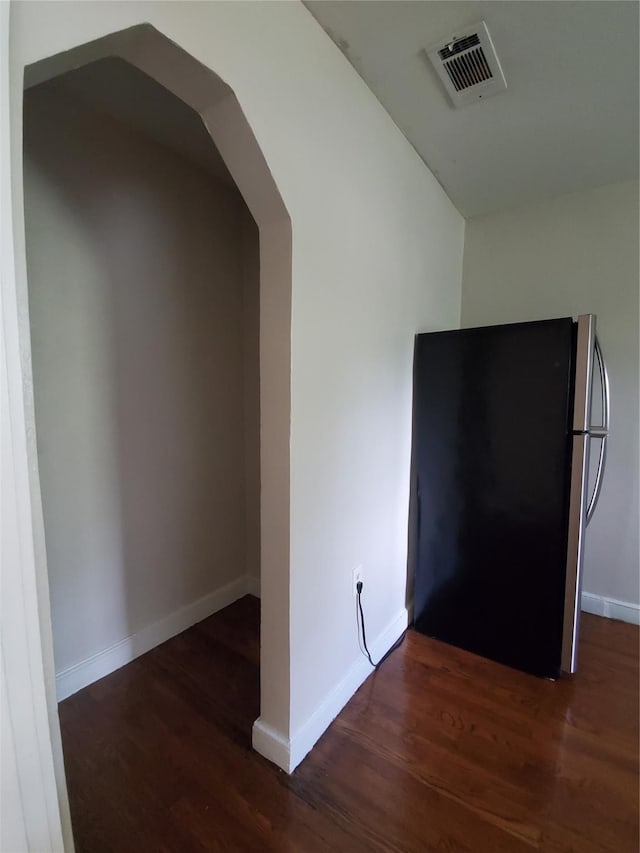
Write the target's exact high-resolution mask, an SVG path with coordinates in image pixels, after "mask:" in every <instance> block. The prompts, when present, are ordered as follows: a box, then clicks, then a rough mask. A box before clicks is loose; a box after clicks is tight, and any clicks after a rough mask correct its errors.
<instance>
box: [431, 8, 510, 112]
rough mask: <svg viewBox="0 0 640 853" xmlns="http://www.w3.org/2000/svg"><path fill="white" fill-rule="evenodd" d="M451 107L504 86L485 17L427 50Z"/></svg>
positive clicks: (474, 99)
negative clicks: (451, 104)
mask: <svg viewBox="0 0 640 853" xmlns="http://www.w3.org/2000/svg"><path fill="white" fill-rule="evenodd" d="M426 53H427V56H428V57H429V59H430V60H431V62H432V64H433V67H434V68H435V69H436V72H437V74H438V77H439V78H440V79H441V80H442V82H443V83H444V87H445V89H446V90H447V93H448V95H449V97H450V98H451V101H452V103H453V106H454V107H463V106H465V105H466V104H471V103H473V102H474V101H478V100H481V99H484V98H490V97H491V96H492V95H497V94H498V92H502V91H503V90H504V89H506V88H507V81H506V80H505V79H504V74H503V72H502V68H501V67H500V62H499V60H498V57H497V55H496V51H495V48H494V46H493V42H492V41H491V36H490V35H489V30H488V29H487V25H486V24H485V22H484V21H480V23H479V24H475V26H472V27H467V29H465V30H463V31H461V32H459V33H457V34H456V35H454V36H452V37H451V38H450V39H447V40H446V41H441V42H439V43H438V44H436V45H434V46H433V47H430V48H428V49H427V51H426Z"/></svg>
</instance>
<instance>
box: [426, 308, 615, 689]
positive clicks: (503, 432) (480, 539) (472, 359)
mask: <svg viewBox="0 0 640 853" xmlns="http://www.w3.org/2000/svg"><path fill="white" fill-rule="evenodd" d="M594 365H595V366H597V371H596V367H594ZM594 374H596V375H597V374H599V377H600V382H599V385H600V389H601V394H602V421H603V422H602V424H601V425H600V426H598V427H593V426H592V425H591V396H592V378H593V375H594ZM608 425H609V394H608V379H607V372H606V366H605V363H604V360H603V358H602V351H601V348H600V345H599V343H598V340H597V338H596V334H595V317H594V315H591V314H588V315H582V316H580V317H579V318H578V320H577V321H574V320H573V319H572V318H570V317H568V318H562V319H557V320H544V321H540V322H531V323H517V324H510V325H501V326H487V327H483V328H473V329H461V330H456V331H448V332H434V333H426V334H419V335H417V336H416V343H415V355H414V421H413V488H414V493H413V502H414V512H413V517H414V518H415V538H416V549H415V551H416V553H415V576H414V589H413V596H414V627H415V629H416V630H418V631H420V632H422V633H424V634H428V635H429V636H432V637H436V638H438V639H440V640H443V641H445V642H447V643H451V644H453V645H455V646H460V647H461V648H464V649H467V650H469V651H472V652H475V653H477V654H479V655H482V656H484V657H487V658H490V659H492V660H495V661H499V662H501V663H504V664H507V665H509V666H512V667H515V668H517V669H520V670H524V671H526V672H530V673H533V674H535V675H539V676H545V677H548V678H557V677H558V676H559V675H560V673H561V672H562V671H564V672H569V673H571V672H574V671H575V669H576V666H577V654H576V652H577V642H578V631H579V616H580V594H581V569H582V559H583V550H584V530H585V527H586V524H587V521H588V519H589V518H590V517H591V515H592V513H593V510H594V509H595V505H596V503H597V499H598V495H599V493H600V487H601V483H602V475H603V470H604V462H605V452H606V436H607V431H608ZM593 438H597V439H598V440H599V441H600V448H599V457H598V464H597V468H596V475H595V483H594V488H593V494H592V495H591V496H590V497H589V495H588V493H587V490H588V468H589V442H590V440H591V439H593Z"/></svg>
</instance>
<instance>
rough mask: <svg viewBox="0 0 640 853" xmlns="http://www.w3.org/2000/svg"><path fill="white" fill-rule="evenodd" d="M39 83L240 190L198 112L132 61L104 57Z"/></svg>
mask: <svg viewBox="0 0 640 853" xmlns="http://www.w3.org/2000/svg"><path fill="white" fill-rule="evenodd" d="M40 85H41V86H46V87H48V88H49V89H50V90H51V91H55V92H59V93H60V94H62V95H64V96H66V97H68V98H73V99H74V100H76V101H81V102H82V103H83V104H85V105H87V106H89V107H90V108H91V109H93V110H97V111H98V112H101V113H105V114H106V115H109V116H111V117H112V118H115V119H116V120H117V121H121V122H124V123H125V124H127V125H128V126H129V127H132V128H133V129H134V130H136V131H138V132H139V133H141V134H143V135H144V136H146V137H148V138H150V139H153V140H154V141H156V142H158V143H160V144H161V145H164V146H165V147H167V148H171V149H172V150H173V151H177V152H178V153H179V154H181V155H182V156H183V157H186V158H187V159H188V160H191V161H192V162H194V163H196V164H197V165H198V166H200V167H201V168H202V169H204V170H205V171H206V172H208V173H209V174H210V175H211V176H212V177H213V178H215V179H216V180H217V181H222V182H224V183H226V184H229V185H233V186H235V184H234V182H233V179H232V177H231V175H230V174H229V172H228V171H227V167H226V166H225V164H224V161H223V159H222V157H221V156H220V154H219V152H218V149H217V148H216V146H215V145H214V142H213V140H212V139H211V137H210V136H209V133H208V131H207V129H206V128H205V126H204V124H203V122H202V119H201V118H200V116H199V114H198V113H197V112H196V111H195V110H193V109H192V108H191V107H190V106H188V105H187V104H185V102H184V101H181V100H180V99H179V98H177V97H176V96H175V95H173V94H172V93H171V92H169V91H168V90H167V89H165V88H164V86H161V85H160V84H159V83H157V82H156V81H155V80H153V79H152V78H151V77H149V76H147V75H146V74H145V73H144V72H142V71H140V70H139V69H138V68H136V67H135V66H134V65H131V64H130V63H129V62H126V61H125V60H123V59H119V58H117V57H110V58H107V59H99V60H97V61H96V62H91V63H89V64H88V65H83V66H81V67H79V68H76V69H74V70H73V71H68V72H67V73H66V74H61V75H60V76H59V77H55V78H54V79H52V80H51V81H49V82H47V83H41V84H40Z"/></svg>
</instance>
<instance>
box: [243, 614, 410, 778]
mask: <svg viewBox="0 0 640 853" xmlns="http://www.w3.org/2000/svg"><path fill="white" fill-rule="evenodd" d="M407 625H408V613H407V609H406V608H404V607H403V608H402V610H401V611H400V613H398V614H397V615H396V616H395V618H394V619H392V620H391V622H390V623H389V624H388V625H387V627H386V628H385V629H384V630H383V631H382V632H381V633H380V634H379V635H378V636H377V637H376V639H375V640H374V641H373V643H370V649H371V656H372V657H373V658H374V659H380V658H381V657H382V656H383V655H384V654H385V652H386V651H388V649H390V648H391V646H392V645H393V644H394V643H395V641H396V640H397V639H398V637H399V636H400V634H402V632H403V631H404V630H405V629H406V627H407ZM373 671H374V670H373V668H372V666H371V664H370V663H369V662H368V661H367V660H366V658H364V657H359V658H358V659H357V660H355V661H354V662H353V663H352V665H351V666H350V667H349V669H348V670H347V672H346V673H345V675H344V677H343V678H342V679H341V680H340V681H339V682H338V684H336V685H335V687H334V688H333V689H332V690H331V691H330V692H329V694H328V695H327V696H326V698H325V699H324V700H323V702H322V703H321V704H320V705H319V706H318V707H317V708H316V710H315V711H314V712H313V714H312V715H311V716H310V717H309V719H308V720H307V721H306V722H305V723H304V724H303V725H302V726H301V727H300V728H299V729H298V730H297V731H296V732H295V734H294V735H293V737H292V738H291V739H290V740H288V739H287V738H286V737H284V736H283V735H282V734H281V733H280V732H277V731H275V730H274V729H272V728H271V727H270V726H268V725H266V723H263V722H262V720H261V719H260V718H258V719H257V720H256V721H255V723H254V724H253V747H254V749H255V750H257V752H259V753H260V754H261V755H264V757H265V758H268V759H269V760H270V761H273V763H274V764H277V765H278V767H280V768H282V770H285V771H286V772H287V773H293V771H294V770H295V768H296V767H297V766H298V764H300V762H301V761H302V759H303V758H304V757H305V756H306V755H307V754H308V753H309V751H310V750H311V749H312V747H313V746H314V744H315V743H316V742H317V740H318V739H319V738H320V736H321V735H322V734H324V732H325V731H326V730H327V729H328V728H329V726H330V725H331V723H332V722H333V721H334V720H335V718H336V717H337V716H338V714H339V713H340V711H341V710H342V709H343V708H344V706H345V705H346V704H347V702H348V701H349V699H351V697H352V696H353V694H354V693H355V692H356V690H357V689H358V688H359V687H360V685H361V684H362V683H363V682H364V681H366V679H367V678H368V677H369V676H370V675H371V673H372V672H373Z"/></svg>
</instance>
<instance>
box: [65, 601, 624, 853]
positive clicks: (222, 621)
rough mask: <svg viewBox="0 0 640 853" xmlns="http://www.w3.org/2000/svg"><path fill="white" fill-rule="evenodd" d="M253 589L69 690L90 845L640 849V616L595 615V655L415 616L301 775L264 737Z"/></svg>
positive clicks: (115, 848) (68, 749)
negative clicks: (519, 666) (563, 654)
mask: <svg viewBox="0 0 640 853" xmlns="http://www.w3.org/2000/svg"><path fill="white" fill-rule="evenodd" d="M258 625H259V603H258V601H257V600H256V599H252V598H250V597H246V598H244V599H242V600H241V601H238V602H236V603H235V604H233V605H232V606H231V607H228V608H227V609H226V610H224V611H222V612H220V613H217V614H216V615H215V616H212V617H211V618H209V619H206V620H205V621H204V622H201V623H200V624H199V625H196V626H195V627H193V628H191V629H190V630H188V631H186V632H185V633H184V634H181V635H179V636H178V637H175V638H174V639H172V640H170V641H169V642H167V643H165V644H164V645H162V646H159V647H158V648H156V649H154V650H153V651H151V652H149V653H148V654H146V655H144V656H143V657H141V658H138V659H137V660H135V661H133V663H131V664H129V665H128V666H126V667H123V668H122V669H120V670H118V671H117V672H115V673H113V674H112V675H110V676H107V677H106V678H104V679H102V680H101V681H99V682H96V683H95V684H93V685H91V686H90V687H88V688H86V689H85V690H82V691H81V692H80V693H77V694H76V695H75V696H72V697H70V698H69V699H67V700H66V701H64V702H62V703H61V705H60V719H61V722H62V734H63V744H64V753H65V763H66V769H67V779H68V785H69V795H70V799H71V813H72V818H73V825H74V832H75V841H76V850H77V851H78V853H102V851H110V853H125V851H132V853H133V851H135V853H144V851H153V853H162V851H168V853H188V851H202V850H206V851H209V850H211V851H213V850H221V851H234V850H246V851H269V850H274V851H275V850H278V851H303V853H307V851H309V853H310V852H311V851H383V850H384V851H387V850H393V851H398V853H405V851H431V850H433V851H449V852H450V851H470V853H476V852H477V853H482V851H487V853H502V851H505V853H518V851H529V850H531V849H534V850H543V851H554V853H556V851H576V853H591V851H594V853H595V851H612V853H625V851H630V852H631V851H633V853H637V850H638V629H637V628H636V627H634V626H631V625H626V624H623V623H621V622H612V621H608V620H605V619H600V618H598V617H595V616H587V615H585V616H584V620H583V632H582V641H581V658H580V672H579V674H578V675H576V676H575V677H574V678H572V679H569V678H567V679H564V680H561V681H559V682H557V683H552V682H548V681H544V680H541V679H538V678H535V677H533V676H527V675H524V674H523V673H519V672H516V671H515V670H511V669H508V668H506V667H503V666H501V665H499V664H494V663H491V662H489V661H486V660H483V659H482V658H479V657H476V656H474V655H471V654H468V653H466V652H463V651H460V650H458V649H455V648H451V647H449V646H446V645H444V644H442V643H439V642H437V641H435V640H430V639H428V638H427V637H423V636H421V635H419V634H416V633H412V632H410V633H409V635H408V637H407V640H406V641H405V643H404V644H403V646H402V647H401V648H400V649H399V650H398V651H397V652H395V653H394V654H393V655H392V656H391V657H390V658H389V659H388V660H387V661H386V662H385V663H384V664H383V666H382V667H381V669H380V670H379V671H378V672H377V673H375V674H374V675H372V676H371V678H369V680H368V681H367V682H366V683H365V684H364V685H363V686H362V688H361V689H360V690H359V691H358V693H357V694H356V696H354V698H353V699H352V700H351V702H350V703H349V705H348V706H347V707H346V708H345V710H344V711H343V712H342V714H341V715H340V717H339V718H338V719H337V720H336V721H335V722H334V724H333V725H332V726H331V728H330V729H329V731H328V732H326V733H325V735H324V736H323V737H322V738H321V740H320V742H319V743H318V744H317V746H316V747H315V749H314V750H313V752H312V753H311V754H310V755H309V756H308V757H307V759H306V760H305V761H304V762H303V764H302V765H301V766H300V767H299V768H298V769H297V770H296V772H295V773H294V774H293V776H291V777H289V776H287V775H286V774H285V773H283V772H281V771H279V770H278V769H277V768H275V767H274V766H273V765H271V764H269V763H268V762H267V761H265V760H264V759H263V758H261V757H260V756H259V755H257V754H256V753H254V752H253V751H252V750H251V747H250V741H251V724H252V723H253V721H254V719H255V718H256V717H257V716H258V710H259V701H258V700H259V696H258V645H259V638H258V630H259V629H258Z"/></svg>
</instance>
